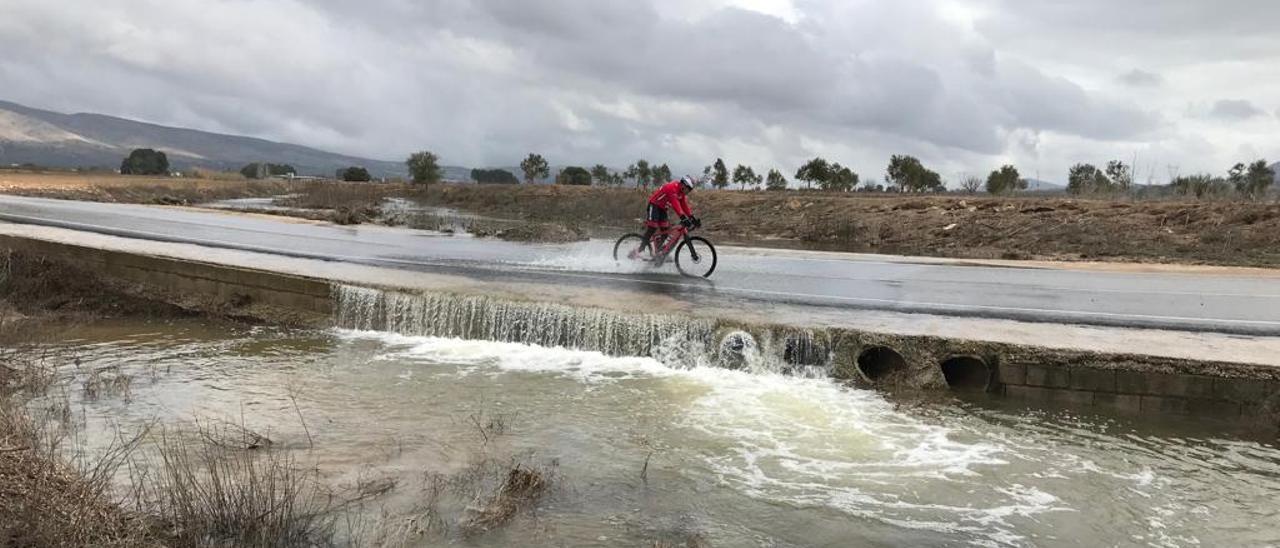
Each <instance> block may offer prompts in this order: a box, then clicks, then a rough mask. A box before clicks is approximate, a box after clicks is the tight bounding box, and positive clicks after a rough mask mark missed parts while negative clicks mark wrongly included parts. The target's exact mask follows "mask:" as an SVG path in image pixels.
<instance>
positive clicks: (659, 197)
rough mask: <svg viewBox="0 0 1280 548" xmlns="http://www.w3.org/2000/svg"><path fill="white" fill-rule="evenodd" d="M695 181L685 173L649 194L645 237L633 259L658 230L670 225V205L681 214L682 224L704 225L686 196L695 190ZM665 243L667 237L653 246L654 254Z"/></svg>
mask: <svg viewBox="0 0 1280 548" xmlns="http://www.w3.org/2000/svg"><path fill="white" fill-rule="evenodd" d="M693 182H694V179H693V177H690V176H688V175H685V176H684V177H681V178H680V180H679V181H671V182H669V183H667V184H665V185H662V186H660V187H658V190H655V191H654V192H653V194H652V195H651V196H649V208H648V211H647V212H645V216H644V219H645V221H644V226H645V230H644V239H643V240H641V242H640V247H638V248H636V250H634V251H632V252H631V254H630V256H631V258H632V259H635V258H637V257H638V256H639V254H640V251H641V250H642V249H644V248H645V246H647V245H649V241H650V240H651V239H652V238H653V235H654V234H655V233H657V232H658V230H660V229H662V230H665V229H666V228H667V227H669V226H670V223H669V222H668V221H667V208H668V207H669V208H671V209H674V210H675V211H676V215H679V216H680V224H682V225H684V226H685V228H692V227H698V226H702V221H699V220H698V218H697V217H694V216H693V209H692V208H690V207H689V201H688V199H687V198H686V197H687V196H688V195H689V193H690V192H693ZM663 243H665V237H664V239H662V240H659V241H658V245H655V246H654V247H653V248H652V249H653V251H654V255H656V254H657V251H658V250H659V249H661V248H662V244H663Z"/></svg>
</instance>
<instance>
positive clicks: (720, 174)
mask: <svg viewBox="0 0 1280 548" xmlns="http://www.w3.org/2000/svg"><path fill="white" fill-rule="evenodd" d="M711 172H712V177H711V186H714V187H716V188H724V187H727V186H729V168H728V167H726V166H725V165H724V160H722V159H720V158H716V163H714V164H711Z"/></svg>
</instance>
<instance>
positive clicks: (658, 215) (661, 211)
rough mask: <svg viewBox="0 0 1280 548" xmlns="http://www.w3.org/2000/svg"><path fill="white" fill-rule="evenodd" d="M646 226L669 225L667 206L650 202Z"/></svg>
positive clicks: (659, 226)
mask: <svg viewBox="0 0 1280 548" xmlns="http://www.w3.org/2000/svg"><path fill="white" fill-rule="evenodd" d="M644 220H645V226H652V227H658V228H662V227H665V226H667V224H668V222H667V208H665V207H658V206H656V205H653V204H649V211H648V212H646V213H645V216H644Z"/></svg>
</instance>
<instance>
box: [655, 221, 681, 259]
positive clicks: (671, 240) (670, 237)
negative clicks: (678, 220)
mask: <svg viewBox="0 0 1280 548" xmlns="http://www.w3.org/2000/svg"><path fill="white" fill-rule="evenodd" d="M688 235H689V229H688V228H685V226H684V225H682V224H673V225H671V226H670V227H667V228H663V229H659V230H658V231H657V232H656V233H654V235H653V237H654V238H657V237H659V236H662V237H666V241H665V242H663V244H662V249H655V250H654V251H653V256H654V257H665V256H666V255H667V254H668V253H671V251H672V250H674V249H675V248H676V246H677V245H680V242H683V241H684V239H685V237H687V236H688ZM650 241H652V240H650Z"/></svg>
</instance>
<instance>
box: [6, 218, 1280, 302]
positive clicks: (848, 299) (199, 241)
mask: <svg viewBox="0 0 1280 548" xmlns="http://www.w3.org/2000/svg"><path fill="white" fill-rule="evenodd" d="M0 218H18V219H27V220H29V221H36V222H35V223H31V224H50V223H53V224H55V225H66V226H75V227H83V228H84V229H87V230H89V231H91V232H98V231H102V230H107V231H114V232H126V233H133V234H141V235H145V236H150V237H152V238H155V239H159V240H168V241H174V240H177V241H178V243H192V244H204V245H210V246H212V247H223V248H232V249H241V250H250V251H259V252H262V253H267V254H271V255H293V256H302V257H309V258H314V259H320V260H325V259H330V260H332V259H341V260H345V261H347V262H363V261H371V260H372V261H378V262H386V263H393V264H404V265H414V266H440V267H449V266H457V265H451V264H449V263H443V262H432V261H410V260H404V259H390V258H379V257H367V256H356V255H341V254H333V255H315V254H311V253H298V252H292V251H289V250H285V249H275V248H270V247H266V246H258V245H253V244H241V243H237V242H226V241H222V240H213V239H205V238H186V237H183V238H178V237H175V236H171V235H167V234H156V233H153V232H147V231H143V230H129V229H116V228H112V227H106V226H101V225H93V224H88V223H78V222H75V221H62V220H49V219H41V218H39V217H28V216H23V215H13V214H7V213H0ZM93 229H98V230H93ZM537 272H538V273H540V274H551V275H556V276H561V277H567V278H579V279H594V280H601V281H625V282H629V283H637V282H638V283H643V284H650V285H663V286H671V287H698V286H697V285H695V284H688V283H677V282H667V281H661V280H637V279H635V278H624V277H618V276H609V275H603V274H586V273H579V272H564V271H555V270H538V271H537ZM715 289H716V290H717V291H728V292H734V293H748V294H756V295H773V296H779V297H795V298H809V299H830V300H839V301H843V302H857V303H868V304H890V305H898V306H914V307H919V308H934V309H951V310H959V311H964V310H974V311H989V312H1018V313H1039V314H1054V315H1059V316H1067V317H1077V318H1089V317H1103V318H1116V319H1143V320H1162V321H1174V322H1191V323H1204V322H1213V323H1222V324H1228V325H1247V326H1265V327H1280V321H1268V320H1241V319H1229V318H1194V317H1187V316H1161V315H1154V314H1119V313H1113V312H1088V311H1081V310H1062V309H1052V308H1025V307H1012V306H993V305H966V304H948V303H934V302H919V301H899V300H892V299H878V298H874V297H846V296H840V295H818V294H812V293H798V292H787V291H773V290H766V289H750V288H742V287H719V286H717V287H715Z"/></svg>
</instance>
